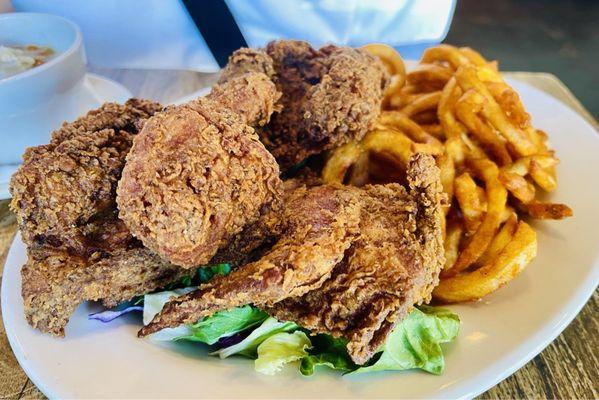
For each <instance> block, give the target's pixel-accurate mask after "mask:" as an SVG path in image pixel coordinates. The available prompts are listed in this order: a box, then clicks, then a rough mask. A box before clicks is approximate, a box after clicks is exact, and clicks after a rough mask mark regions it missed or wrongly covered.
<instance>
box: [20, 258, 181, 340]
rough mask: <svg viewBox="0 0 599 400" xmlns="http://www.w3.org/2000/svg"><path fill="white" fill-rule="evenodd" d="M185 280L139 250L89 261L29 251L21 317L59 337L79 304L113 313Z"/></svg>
mask: <svg viewBox="0 0 599 400" xmlns="http://www.w3.org/2000/svg"><path fill="white" fill-rule="evenodd" d="M186 274H187V271H186V270H183V269H181V268H179V267H177V266H175V265H172V264H168V263H165V262H164V261H163V260H162V259H160V258H159V257H158V256H157V255H155V254H153V253H151V252H150V251H149V250H148V249H145V248H135V249H131V250H126V249H121V250H118V251H115V252H113V253H112V254H111V255H109V256H108V257H105V258H101V259H100V260H99V261H94V260H90V259H86V258H84V257H80V256H76V255H72V254H69V253H68V252H66V251H63V250H60V249H56V248H49V247H45V248H37V247H34V248H32V249H30V250H29V251H28V260H27V263H26V264H25V265H24V266H23V269H22V270H21V276H22V288H21V292H22V296H23V301H24V307H25V317H26V318H27V321H28V322H29V324H30V325H31V326H32V327H34V328H36V329H39V330H40V331H42V332H46V333H51V334H53V335H56V336H64V334H65V326H66V325H67V323H68V322H69V318H70V317H71V315H72V314H73V313H74V312H75V309H76V308H77V306H78V305H79V304H80V303H82V302H84V301H86V300H102V303H103V304H104V305H105V306H106V307H114V306H116V305H117V304H119V303H120V302H122V301H126V300H129V299H131V298H133V297H134V296H136V295H140V294H144V293H147V292H148V291H151V290H154V289H157V288H161V287H164V286H166V285H167V284H169V283H171V282H174V281H176V280H177V279H180V278H182V277H183V276H184V275H186Z"/></svg>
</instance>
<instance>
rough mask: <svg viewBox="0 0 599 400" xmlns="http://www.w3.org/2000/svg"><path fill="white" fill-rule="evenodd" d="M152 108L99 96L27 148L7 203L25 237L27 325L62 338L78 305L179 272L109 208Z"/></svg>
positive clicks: (115, 298)
mask: <svg viewBox="0 0 599 400" xmlns="http://www.w3.org/2000/svg"><path fill="white" fill-rule="evenodd" d="M159 109H161V106H160V105H159V104H157V103H153V102H149V101H143V100H135V99H132V100H129V101H127V103H125V105H118V104H105V105H104V106H102V107H101V108H99V109H98V110H94V111H91V112H89V113H88V114H87V115H86V116H84V117H82V118H80V119H78V120H77V121H74V122H71V123H68V124H64V125H63V126H62V127H61V128H60V129H59V130H57V131H55V132H54V133H53V134H52V139H51V141H50V143H49V144H47V145H43V146H38V147H34V148H30V149H28V150H27V151H26V153H25V156H24V163H23V165H22V166H21V167H20V168H19V169H18V171H17V172H16V173H15V174H14V175H13V177H12V180H11V192H12V195H13V200H12V202H11V208H12V209H13V211H14V212H15V213H16V215H17V220H18V222H19V226H20V229H21V233H22V235H23V239H24V241H25V243H26V245H27V252H28V260H27V264H25V266H23V268H22V270H21V275H22V287H21V291H22V295H23V299H24V305H25V316H26V318H27V320H28V322H29V323H30V324H31V326H33V327H34V328H37V329H39V330H41V331H43V332H47V333H52V334H54V335H58V336H64V329H65V326H66V324H67V322H68V320H69V318H70V316H71V314H72V313H73V312H74V310H75V308H76V307H77V305H78V304H79V303H81V302H83V301H85V300H100V299H101V300H103V302H104V304H106V305H107V306H114V305H116V304H117V303H118V302H120V301H123V300H128V299H130V298H132V297H133V296H135V295H140V294H144V293H147V292H149V291H152V290H155V289H158V288H160V287H162V286H164V285H165V284H167V283H169V282H172V281H173V280H176V279H178V278H179V277H181V276H183V275H185V274H188V271H186V270H182V269H181V268H179V267H176V266H174V265H172V264H169V263H167V262H165V261H163V260H161V259H160V258H159V257H158V256H157V255H155V254H152V253H151V252H150V251H149V250H148V249H145V248H143V247H142V245H141V242H139V241H138V240H136V239H135V238H134V237H133V236H132V235H131V233H130V232H129V230H128V229H127V227H126V226H125V224H124V223H123V222H122V221H121V220H119V219H118V211H117V208H116V184H117V181H118V179H119V178H120V176H121V170H122V168H123V165H124V163H125V156H126V154H127V152H128V151H129V148H130V147H131V143H132V138H133V136H134V135H135V134H137V132H138V131H139V129H140V126H141V125H142V124H143V121H144V120H145V119H146V118H148V117H150V116H151V115H152V114H154V113H155V112H156V111H158V110H159Z"/></svg>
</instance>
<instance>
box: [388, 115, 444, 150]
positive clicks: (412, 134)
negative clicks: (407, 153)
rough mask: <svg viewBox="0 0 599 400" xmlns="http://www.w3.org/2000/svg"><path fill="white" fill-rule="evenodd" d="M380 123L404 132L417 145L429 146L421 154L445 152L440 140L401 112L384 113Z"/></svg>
mask: <svg viewBox="0 0 599 400" xmlns="http://www.w3.org/2000/svg"><path fill="white" fill-rule="evenodd" d="M379 122H380V124H381V125H383V126H385V127H388V128H392V129H394V130H398V131H401V132H404V133H405V134H406V135H407V136H408V137H409V138H410V139H412V140H413V141H414V142H416V143H419V144H425V145H428V146H421V147H420V150H419V151H420V152H425V153H429V154H433V155H439V154H442V153H443V151H444V148H443V144H442V143H441V142H440V141H439V139H437V138H436V137H434V136H433V135H431V134H429V133H428V132H426V131H425V130H424V129H422V127H421V126H420V125H418V124H417V123H415V122H414V121H412V120H411V119H410V118H409V117H408V116H406V115H404V114H402V113H400V112H397V111H384V112H383V113H382V114H381V117H380V118H379ZM425 149H428V150H425Z"/></svg>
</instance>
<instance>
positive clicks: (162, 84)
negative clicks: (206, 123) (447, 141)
mask: <svg viewBox="0 0 599 400" xmlns="http://www.w3.org/2000/svg"><path fill="white" fill-rule="evenodd" d="M93 72H95V73H98V74H101V75H104V76H108V77H110V78H112V79H114V80H116V81H119V82H121V83H122V84H123V85H125V86H126V87H127V88H128V89H129V90H130V91H131V92H132V93H133V94H134V95H135V96H139V97H144V98H151V99H154V100H157V101H161V102H163V103H168V102H169V101H172V100H175V99H177V98H180V97H182V96H185V95H189V94H191V93H193V92H195V91H197V90H199V89H201V88H203V87H205V86H208V85H211V84H212V83H214V82H215V80H216V76H215V75H210V74H200V73H196V72H190V71H141V70H106V69H94V70H93ZM511 76H512V77H513V78H515V79H520V80H525V81H527V82H528V83H530V84H533V85H534V86H536V87H538V88H539V89H541V90H544V91H546V92H548V93H550V94H552V95H553V96H555V97H557V98H559V99H560V100H562V101H563V102H565V103H566V104H568V105H569V106H570V107H572V108H574V109H575V110H577V111H578V112H580V113H581V114H582V115H583V116H585V118H587V119H589V120H590V121H591V122H592V123H594V124H595V126H597V125H596V121H594V120H593V118H592V117H591V116H590V114H589V113H588V112H587V111H586V110H584V108H582V106H581V105H580V103H578V102H577V100H576V99H575V98H574V96H572V94H571V93H570V92H569V91H568V89H566V88H565V86H563V84H561V82H560V81H559V80H557V79H556V78H555V77H553V76H552V75H548V74H529V73H512V74H511ZM16 229H17V227H16V221H15V217H14V214H12V212H10V210H9V209H8V202H7V201H1V202H0V279H1V277H2V269H3V266H4V261H5V259H6V254H7V252H8V249H9V248H10V244H11V243H12V240H13V237H14V234H15V232H16ZM598 311H599V291H595V294H594V295H593V297H592V298H591V299H590V300H589V302H588V303H587V304H586V306H585V307H584V308H583V309H582V311H581V312H580V314H579V315H578V317H577V318H576V319H575V320H574V321H573V322H572V323H571V324H570V326H568V328H567V329H566V330H565V331H564V332H563V333H562V334H561V335H560V336H559V337H558V338H557V339H556V340H555V341H554V342H553V343H551V344H550V345H549V346H548V347H547V348H546V349H545V350H544V351H543V352H542V353H541V354H539V355H538V356H537V357H535V358H534V359H533V360H532V361H530V362H529V363H528V364H526V365H525V366H524V367H522V368H521V369H520V370H519V371H517V372H516V373H515V374H513V375H512V376H510V377H509V378H507V379H506V380H504V381H503V382H501V383H499V384H498V385H497V386H495V387H493V388H492V389H490V390H489V391H487V392H485V393H484V394H482V395H481V396H480V398H485V399H506V398H551V399H555V398H569V399H575V398H576V399H593V398H599V372H598V370H599V362H598V354H597V349H599V318H598ZM36 398H45V397H44V395H43V394H42V393H41V392H40V391H39V390H38V389H37V388H36V387H35V386H34V385H33V384H32V383H31V381H30V380H29V379H28V378H27V375H25V373H24V372H23V370H22V369H21V368H20V367H19V364H18V363H17V361H16V359H15V357H14V355H13V354H12V351H11V350H10V347H9V345H8V340H7V338H6V334H5V331H4V325H3V323H2V321H1V320H0V399H36Z"/></svg>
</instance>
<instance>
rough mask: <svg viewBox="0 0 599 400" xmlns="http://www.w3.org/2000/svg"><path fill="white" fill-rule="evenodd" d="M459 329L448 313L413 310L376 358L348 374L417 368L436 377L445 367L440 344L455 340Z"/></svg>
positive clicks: (428, 309)
mask: <svg viewBox="0 0 599 400" xmlns="http://www.w3.org/2000/svg"><path fill="white" fill-rule="evenodd" d="M459 327H460V319H459V318H458V316H457V315H456V314H454V313H452V312H451V311H449V310H446V309H443V308H435V307H428V306H421V307H419V308H415V309H414V311H412V312H411V313H410V314H409V315H408V316H407V317H406V319H404V320H403V321H402V322H401V323H400V324H399V325H397V327H396V328H395V329H394V330H393V332H391V334H390V335H389V337H388V338H387V341H386V342H385V345H384V346H383V348H382V353H381V354H380V357H378V359H376V358H375V359H374V361H373V362H372V364H370V365H366V366H363V367H360V368H358V369H356V370H355V371H353V372H351V373H352V374H357V373H364V372H372V371H400V370H406V369H413V368H419V369H422V370H424V371H427V372H430V373H432V374H437V375H438V374H440V373H442V372H443V369H444V367H445V361H444V358H443V351H442V350H441V346H440V344H441V343H446V342H449V341H452V340H453V339H455V337H456V336H457V334H458V331H459Z"/></svg>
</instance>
